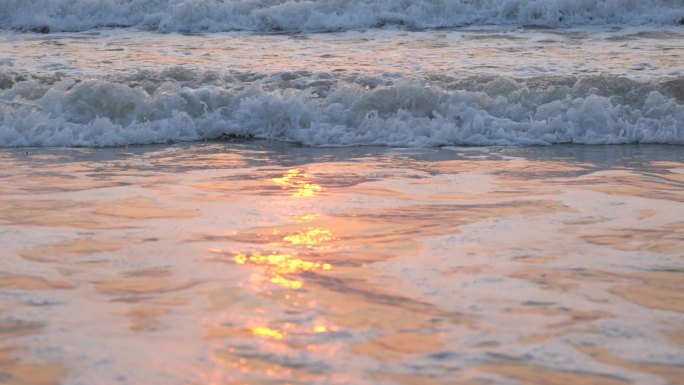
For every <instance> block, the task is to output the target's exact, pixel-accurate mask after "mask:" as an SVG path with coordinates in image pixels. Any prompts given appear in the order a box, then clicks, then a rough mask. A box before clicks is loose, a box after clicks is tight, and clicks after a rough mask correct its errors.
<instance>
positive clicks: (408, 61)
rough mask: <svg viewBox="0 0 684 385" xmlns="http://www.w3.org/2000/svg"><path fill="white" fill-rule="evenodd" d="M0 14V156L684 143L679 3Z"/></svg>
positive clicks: (50, 6) (148, 7)
mask: <svg viewBox="0 0 684 385" xmlns="http://www.w3.org/2000/svg"><path fill="white" fill-rule="evenodd" d="M0 15H2V16H0V28H3V32H2V33H1V34H0V52H2V57H1V58H0V146H3V147H11V146H115V145H133V144H149V143H166V142H178V141H197V140H207V139H216V138H221V137H226V136H231V137H232V136H241V137H255V138H264V139H275V140H281V141H291V142H297V143H302V144H306V145H313V146H352V145H390V146H414V147H424V146H442V145H454V144H459V145H530V144H554V143H586V144H622V143H664V144H682V143H684V127H683V123H682V122H684V103H683V100H684V27H683V26H682V25H681V22H682V21H683V20H684V3H683V2H682V1H681V0H661V1H643V2H636V1H628V0H603V1H598V0H591V1H563V0H553V1H532V2H528V1H514V0H510V1H503V2H502V1H478V2H473V1H427V0H424V1H415V2H408V1H398V0H394V1H341V0H340V1H280V0H278V1H276V0H271V1H166V0H165V1H160V0H156V1H87V2H80V1H4V2H3V4H2V5H0ZM25 31H42V32H50V33H48V34H36V33H33V32H25ZM179 32H180V33H179ZM323 32H325V33H323Z"/></svg>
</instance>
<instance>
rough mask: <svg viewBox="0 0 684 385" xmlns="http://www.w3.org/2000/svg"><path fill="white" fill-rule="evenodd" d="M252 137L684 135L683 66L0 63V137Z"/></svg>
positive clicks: (331, 140)
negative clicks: (75, 74) (398, 69)
mask: <svg viewBox="0 0 684 385" xmlns="http://www.w3.org/2000/svg"><path fill="white" fill-rule="evenodd" d="M225 136H239V137H254V138H265V139H275V140H282V141H291V142H299V143H303V144H306V145H313V146H353V145H389V146H440V145H452V144H462V145H530V144H554V143H586V144H619V143H670V144H684V77H674V78H668V79H665V80H661V81H659V82H639V81H635V80H631V79H627V78H621V77H615V76H587V77H536V78H529V79H518V80H513V79H509V78H505V77H500V76H489V77H483V76H479V77H466V78H461V79H458V78H453V77H449V76H441V75H431V76H428V77H425V78H405V77H397V76H396V75H394V76H390V75H372V76H371V75H368V74H362V73H359V74H347V75H338V74H335V73H326V72H322V73H310V72H306V71H300V72H279V73H270V74H263V73H256V72H246V73H238V72H226V73H217V72H211V71H209V72H195V71H192V70H189V69H187V68H184V67H173V68H169V69H166V70H164V71H160V72H140V73H138V74H135V75H128V76H126V77H120V78H116V79H114V78H103V79H73V78H61V77H60V76H59V75H54V76H52V77H42V78H37V77H36V78H33V77H27V76H26V75H18V74H12V73H5V74H3V75H0V146H2V147H13V146H117V145H132V144H149V143H167V142H177V141H197V140H205V139H217V138H221V137H225Z"/></svg>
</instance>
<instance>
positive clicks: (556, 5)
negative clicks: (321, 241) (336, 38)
mask: <svg viewBox="0 0 684 385" xmlns="http://www.w3.org/2000/svg"><path fill="white" fill-rule="evenodd" d="M677 23H684V2H683V1H682V0H640V1H635V0H582V1H577V0H480V1H473V0H412V1H408V0H3V1H2V2H0V28H1V29H15V30H31V31H39V32H49V31H83V30H88V29H92V28H101V27H139V28H144V29H150V30H158V31H164V32H178V31H183V32H201V31H208V32H217V31H235V30H240V31H257V32H274V31H279V32H288V31H289V32H296V31H341V30H349V29H360V28H377V27H385V26H388V25H399V26H405V27H407V28H416V29H424V28H449V27H458V26H467V25H513V26H530V25H533V26H546V27H568V26H575V25H672V24H677Z"/></svg>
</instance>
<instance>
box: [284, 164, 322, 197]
mask: <svg viewBox="0 0 684 385" xmlns="http://www.w3.org/2000/svg"><path fill="white" fill-rule="evenodd" d="M308 178H309V176H308V175H307V174H306V173H304V172H302V171H300V170H299V169H296V168H291V169H289V170H287V172H286V173H285V174H283V176H282V177H280V178H273V179H271V181H272V182H273V183H275V184H277V185H278V186H280V187H282V188H283V189H288V190H294V191H293V192H292V196H293V197H295V198H304V197H312V196H314V195H316V194H317V193H319V192H321V191H322V190H323V188H322V187H321V185H319V184H316V183H311V182H310V181H309V180H308Z"/></svg>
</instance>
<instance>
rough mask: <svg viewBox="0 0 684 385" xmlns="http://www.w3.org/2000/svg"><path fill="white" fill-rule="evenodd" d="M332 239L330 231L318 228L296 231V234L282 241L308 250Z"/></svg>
mask: <svg viewBox="0 0 684 385" xmlns="http://www.w3.org/2000/svg"><path fill="white" fill-rule="evenodd" d="M334 239H335V237H334V236H333V234H332V232H331V231H330V230H325V229H320V228H311V229H308V230H304V231H298V232H297V233H296V234H290V235H287V236H285V237H284V238H283V240H284V241H286V242H290V243H291V244H293V245H304V246H307V247H310V248H313V247H315V246H317V245H320V244H321V243H324V242H329V241H332V240H334Z"/></svg>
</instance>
